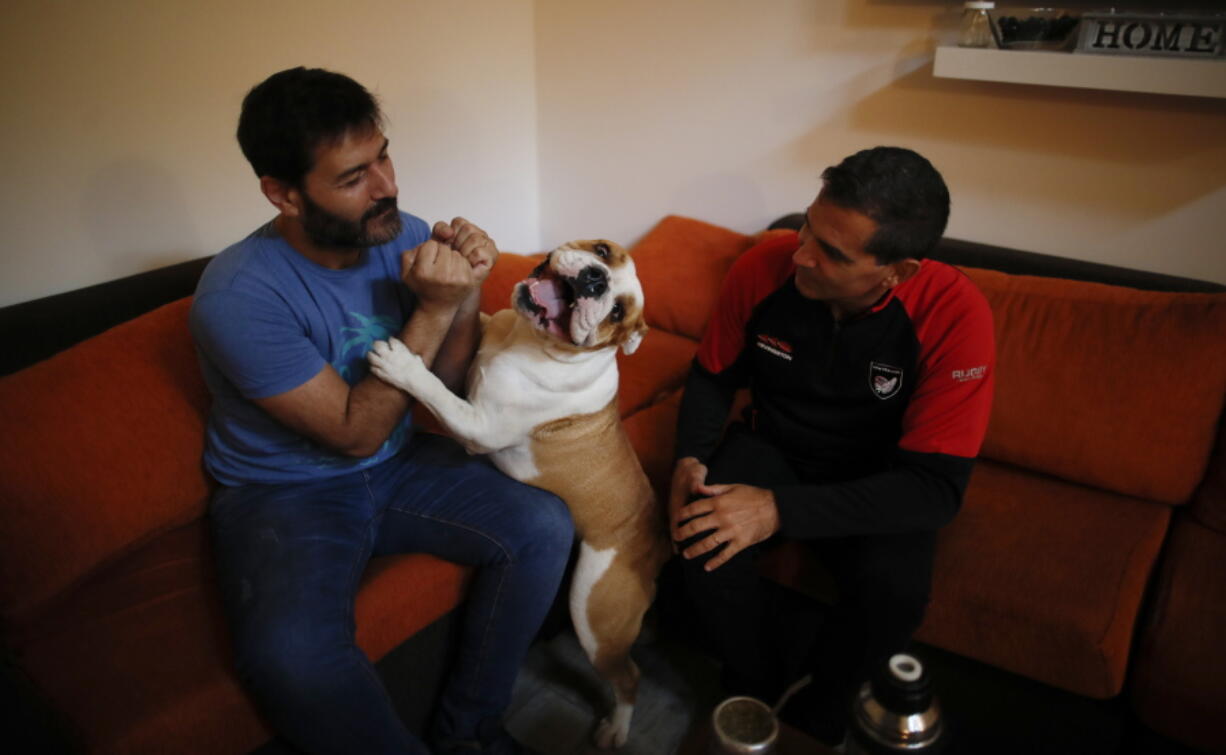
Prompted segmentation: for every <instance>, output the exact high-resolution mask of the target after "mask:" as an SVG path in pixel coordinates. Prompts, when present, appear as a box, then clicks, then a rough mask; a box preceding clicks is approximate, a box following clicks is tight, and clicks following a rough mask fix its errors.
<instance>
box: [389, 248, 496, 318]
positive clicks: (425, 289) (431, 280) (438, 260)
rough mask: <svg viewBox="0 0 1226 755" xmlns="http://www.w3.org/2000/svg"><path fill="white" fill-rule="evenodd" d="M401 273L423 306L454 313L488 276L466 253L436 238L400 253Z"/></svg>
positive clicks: (435, 310) (405, 282) (426, 308)
mask: <svg viewBox="0 0 1226 755" xmlns="http://www.w3.org/2000/svg"><path fill="white" fill-rule="evenodd" d="M486 274H488V271H486ZM400 277H401V279H402V280H404V285H406V286H408V288H409V290H410V291H412V292H413V293H415V294H417V298H418V300H419V302H420V304H421V307H422V308H423V309H425V310H430V311H434V312H451V313H454V311H455V309H456V308H457V307H459V306H460V304H461V303H462V302H463V301H464V299H465V298H467V297H468V296H469V295H470V294H471V293H472V292H473V290H474V289H476V288H478V287H479V286H480V284H481V281H482V280H484V277H481V278H478V277H477V273H476V271H474V270H473V267H472V265H471V264H470V263H469V261H468V260H467V259H466V258H465V257H464V256H463V255H462V254H460V253H459V252H457V251H456V250H455V249H452V248H451V247H450V246H448V245H447V244H446V243H443V242H441V241H439V240H438V239H436V238H431V239H430V240H429V241H426V242H424V243H422V244H420V245H418V246H416V247H413V248H412V249H410V250H408V251H407V252H405V253H404V254H402V255H401V256H400Z"/></svg>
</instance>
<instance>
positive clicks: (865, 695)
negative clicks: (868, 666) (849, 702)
mask: <svg viewBox="0 0 1226 755" xmlns="http://www.w3.org/2000/svg"><path fill="white" fill-rule="evenodd" d="M944 733H945V727H944V724H943V723H942V721H941V708H940V706H939V705H938V704H937V701H936V698H935V697H934V696H933V694H932V688H931V685H930V683H929V679H928V675H927V674H926V673H925V672H924V665H923V664H922V663H920V661H919V659H917V658H916V657H915V656H913V655H907V654H905V653H899V654H898V655H895V656H892V657H891V658H890V659H889V661H887V662H886V663H885V664H884V665H883V666H882V667H881V668H880V669H878V670H877V672H876V673H874V674H873V678H872V679H870V680H869V681H867V682H865V683H864V685H863V686H862V687H861V688H860V694H859V696H858V697H857V698H856V703H855V708H854V710H853V711H852V716H851V731H850V736H849V737H848V739H847V750H846V753H847V755H897V753H922V754H923V755H933V754H934V753H938V752H940V751H941V750H942V749H943V748H944V744H945V741H946V740H947V737H945V736H943V735H944Z"/></svg>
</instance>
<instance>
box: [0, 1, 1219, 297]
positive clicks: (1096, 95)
mask: <svg viewBox="0 0 1226 755" xmlns="http://www.w3.org/2000/svg"><path fill="white" fill-rule="evenodd" d="M957 5H958V3H955V2H952V1H951V2H944V3H942V2H924V1H923V0H762V1H761V2H748V1H747V0H651V1H650V2H649V1H648V0H619V1H618V2H597V1H596V0H535V1H533V0H452V1H450V2H441V1H439V0H355V1H354V2H351V3H334V2H324V0H295V1H288V0H266V1H265V2H245V1H239V0H215V1H214V2H209V3H204V2H187V1H186V0H177V1H175V2H160V1H159V0H106V1H105V2H99V1H96V0H56V1H54V2H48V1H46V0H9V2H7V3H6V4H5V11H6V13H5V23H4V25H3V27H2V28H0V56H3V57H2V58H0V92H2V94H0V97H3V111H2V112H3V118H2V119H0V150H3V151H2V152H0V157H2V159H3V164H4V166H5V168H6V174H7V177H8V180H6V181H4V182H3V188H2V189H0V191H3V194H2V195H0V200H2V201H0V226H2V227H3V229H4V232H5V244H4V247H3V249H2V250H0V305H3V304H9V303H12V302H16V301H23V300H26V299H31V298H35V297H38V296H44V295H47V294H51V293H56V292H58V291H64V290H68V289H72V288H76V287H79V286H83V285H88V284H90V283H96V282H100V281H104V280H109V279H111V278H116V277H120V276H123V275H128V274H131V273H135V272H140V271H142V270H146V269H150V268H153V267H157V266H159V265H163V264H167V263H171V262H175V261H179V260H184V259H190V258H193V257H197V256H200V255H203V254H210V253H213V252H215V251H218V250H219V249H221V248H222V247H224V246H225V245H227V244H229V243H231V242H233V241H235V240H237V239H238V238H239V237H240V236H242V235H243V234H245V233H246V232H248V231H249V230H251V229H252V228H253V227H254V226H256V225H257V224H258V223H260V222H262V221H263V220H264V219H266V218H268V217H269V216H270V215H271V208H270V207H269V206H268V205H267V204H266V203H265V201H264V199H263V198H262V197H261V196H260V195H259V194H258V190H257V187H256V183H255V180H254V178H253V176H252V175H251V174H250V170H249V169H248V167H247V165H246V163H245V162H244V161H243V159H242V156H241V155H240V154H239V151H238V149H237V146H236V145H235V144H234V141H233V136H232V134H233V130H234V123H235V118H236V117H237V112H238V106H239V102H240V100H241V98H242V95H243V93H244V92H245V91H246V90H247V89H248V88H249V87H250V86H251V85H252V84H254V83H255V82H257V81H258V80H260V79H261V78H263V77H264V76H265V75H267V74H268V73H271V72H273V71H276V70H279V69H281V68H285V67H288V66H291V65H299V64H308V65H321V66H324V67H329V68H334V69H336V70H341V71H344V72H346V73H349V74H351V75H353V76H354V77H356V78H358V79H359V80H360V81H362V82H364V83H366V84H368V85H369V86H370V87H371V88H372V89H374V90H375V91H376V92H377V93H378V94H379V95H380V96H381V97H382V99H383V101H384V105H385V109H386V110H387V112H388V114H389V116H390V118H391V127H390V129H389V136H390V137H391V139H392V147H393V156H394V158H395V159H396V165H397V169H398V174H399V180H400V188H401V205H402V206H403V207H405V208H406V209H409V210H410V211H414V212H417V213H418V214H420V215H422V216H423V217H426V218H427V219H431V220H432V219H437V218H445V217H450V216H451V215H453V214H456V213H464V214H466V215H468V216H469V217H471V218H473V219H474V220H477V221H479V222H481V223H482V224H483V225H485V226H486V227H487V228H488V229H489V230H490V231H491V232H492V233H493V234H494V236H495V237H496V238H497V239H498V240H499V241H500V242H501V245H502V246H503V247H504V248H506V249H516V250H529V249H537V248H541V247H549V246H552V245H555V244H557V243H559V242H561V241H563V240H566V239H569V238H575V237H590V236H594V235H603V236H608V237H610V238H614V239H618V240H621V241H624V242H631V241H633V240H635V239H636V238H638V237H639V236H641V235H642V233H643V232H645V231H646V230H647V229H648V228H650V227H651V225H652V224H653V223H654V222H655V221H656V220H658V219H659V218H660V217H662V216H663V215H665V214H666V213H670V212H675V213H684V214H688V215H692V216H695V217H699V218H703V219H706V220H709V221H712V222H716V223H721V224H724V225H729V226H732V227H735V228H738V229H741V230H745V231H750V230H755V229H757V228H760V227H761V226H762V225H763V224H764V223H766V222H768V221H770V220H771V219H773V218H774V217H776V216H777V215H779V214H781V213H783V212H787V211H792V210H796V209H801V208H802V207H803V206H804V204H805V203H807V202H808V201H809V199H810V198H811V197H812V195H813V193H814V192H815V191H816V189H817V186H818V178H817V177H818V174H819V173H820V172H821V169H822V168H823V167H824V166H825V165H827V164H829V163H831V162H833V161H836V160H838V159H839V158H841V157H843V156H844V155H846V154H848V153H850V152H852V151H854V150H856V149H859V148H861V147H864V146H868V145H872V144H879V143H893V144H904V145H908V146H911V147H913V148H916V149H918V150H920V151H921V152H923V153H924V154H926V155H928V156H929V157H930V158H931V159H932V160H933V162H935V163H936V164H937V166H938V167H939V168H941V169H942V170H943V172H944V173H945V175H946V177H947V179H948V181H949V183H950V185H951V189H952V191H953V195H954V202H955V207H954V215H953V218H952V220H951V224H950V235H953V236H958V237H962V238H968V239H972V240H976V241H984V242H990V243H997V244H1003V245H1008V246H1015V247H1020V248H1023V249H1030V250H1034V251H1040V252H1047V253H1051V254H1060V255H1066V256H1071V257H1077V258H1082V259H1088V260H1094V261H1100V262H1107V263H1112V264H1118V265H1125V266H1129V267H1137V268H1143V269H1151V270H1159V271H1163V272H1168V273H1172V274H1177V275H1188V276H1194V277H1199V278H1206V279H1210V280H1217V281H1223V282H1226V249H1223V246H1224V244H1223V243H1222V241H1221V239H1222V238H1223V237H1224V236H1226V136H1223V135H1224V134H1226V100H1200V99H1192V98H1179V97H1162V96H1156V95H1155V96H1145V95H1129V94H1122V93H1110V92H1095V91H1081V90H1063V89H1057V88H1044V87H1026V86H1009V85H991V84H982V83H973V82H960V81H949V80H941V79H934V78H933V77H932V76H931V62H930V61H931V53H932V48H933V45H934V43H935V39H936V37H937V29H938V28H939V27H940V22H942V21H943V20H947V19H948V18H949V17H950V14H951V13H953V12H955V11H954V9H955V7H956V6H957Z"/></svg>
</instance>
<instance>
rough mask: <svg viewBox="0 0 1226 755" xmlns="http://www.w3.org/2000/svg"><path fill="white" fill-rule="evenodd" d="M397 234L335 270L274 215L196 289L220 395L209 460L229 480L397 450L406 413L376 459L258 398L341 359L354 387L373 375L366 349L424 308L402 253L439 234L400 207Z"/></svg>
mask: <svg viewBox="0 0 1226 755" xmlns="http://www.w3.org/2000/svg"><path fill="white" fill-rule="evenodd" d="M400 217H401V220H402V221H403V223H404V230H403V231H402V232H401V234H400V236H398V237H397V238H396V239H394V240H393V241H391V242H389V243H387V244H383V245H381V246H375V247H371V248H369V249H367V250H365V251H363V252H362V256H361V258H360V260H359V262H358V263H357V264H355V265H353V266H351V267H348V268H345V269H344V270H331V269H329V268H325V267H321V266H320V265H317V264H315V263H314V262H311V261H310V260H308V259H307V258H305V257H303V256H302V255H301V254H299V253H297V252H296V251H294V249H293V247H291V246H290V245H289V244H288V243H286V241H285V240H284V239H282V238H281V236H280V235H279V234H278V233H277V230H276V227H275V225H274V224H273V223H271V222H270V223H268V224H267V225H265V226H263V227H261V228H260V229H258V230H257V231H255V232H254V233H252V234H251V235H250V236H248V237H247V238H245V239H243V240H242V241H240V242H239V243H237V244H235V245H234V246H231V247H230V248H228V249H226V250H225V251H224V252H222V253H221V254H219V255H217V257H216V258H214V259H213V261H212V262H210V263H209V265H208V267H207V268H206V269H205V271H204V274H203V275H202V276H201V278H200V283H199V284H198V285H197V287H196V295H195V299H194V300H193V302H192V309H191V329H192V336H193V337H194V338H195V339H196V351H197V354H198V356H199V358H200V364H201V369H202V370H203V372H204V379H205V382H206V383H207V384H208V386H209V390H210V391H211V392H212V394H213V405H212V409H211V411H210V414H209V422H208V433H207V438H206V441H205V450H204V463H205V467H206V468H207V469H208V471H209V472H210V473H211V474H212V475H213V477H215V478H216V479H217V480H218V481H219V482H221V483H222V484H225V485H240V484H244V483H251V482H259V483H280V482H301V481H308V480H317V479H322V478H325V477H331V476H334V475H338V474H343V473H345V472H349V471H352V470H354V469H360V468H363V467H368V466H372V465H374V464H378V463H379V462H381V461H383V460H385V459H387V458H389V457H391V456H393V455H394V454H396V453H397V452H398V451H399V450H400V448H401V447H402V446H403V445H404V443H405V440H406V439H407V438H408V436H409V433H410V432H411V429H412V420H411V418H410V417H409V415H407V414H406V416H405V418H404V420H403V422H402V423H401V424H400V425H399V426H398V427H397V428H396V430H395V431H393V432H392V434H391V436H390V437H389V438H388V439H387V441H386V442H385V443H384V444H383V446H382V447H381V448H380V449H379V450H378V452H376V453H375V454H374V455H373V456H370V457H367V458H365V459H355V458H353V457H349V456H344V455H342V454H338V453H336V452H334V451H332V450H330V449H328V448H326V447H324V446H321V445H320V444H318V443H316V442H314V441H312V440H311V439H309V438H306V437H304V436H302V435H300V434H298V433H296V432H294V431H293V430H290V429H289V428H287V427H285V426H284V425H282V424H281V423H279V422H277V421H276V420H275V419H273V418H272V417H270V416H269V415H268V414H266V413H265V412H264V410H262V409H260V408H259V407H258V406H256V405H255V404H254V403H252V401H251V400H252V399H260V398H267V397H269V396H276V395H278V394H281V393H285V392H286V391H288V390H291V389H293V388H297V387H298V386H300V385H302V384H303V383H305V382H307V381H308V380H310V379H311V378H313V377H315V376H316V375H317V374H319V371H320V370H321V369H323V367H324V365H325V364H330V365H332V367H333V368H334V369H335V370H336V371H337V372H338V373H339V374H340V376H341V377H342V378H343V379H344V380H345V381H346V382H347V383H349V384H350V385H354V384H356V383H357V382H358V381H359V380H361V379H362V378H363V377H365V375H366V374H367V365H366V353H367V352H368V351H369V350H370V347H371V345H372V344H373V343H374V342H375V341H378V340H381V339H385V338H387V337H389V336H394V335H397V334H398V333H399V332H400V330H401V328H402V327H403V326H404V323H405V322H406V321H407V320H408V318H409V315H410V314H411V313H412V311H413V306H414V302H413V295H412V294H411V293H410V292H409V290H408V289H407V288H406V287H405V285H404V283H403V282H401V280H400V255H401V253H402V252H403V251H404V250H406V249H412V248H413V247H415V246H417V245H418V244H421V243H422V242H424V241H426V240H427V239H428V238H429V237H430V229H429V226H428V225H427V224H426V222H425V221H423V220H422V219H420V218H417V217H414V216H412V215H408V214H406V213H401V214H400Z"/></svg>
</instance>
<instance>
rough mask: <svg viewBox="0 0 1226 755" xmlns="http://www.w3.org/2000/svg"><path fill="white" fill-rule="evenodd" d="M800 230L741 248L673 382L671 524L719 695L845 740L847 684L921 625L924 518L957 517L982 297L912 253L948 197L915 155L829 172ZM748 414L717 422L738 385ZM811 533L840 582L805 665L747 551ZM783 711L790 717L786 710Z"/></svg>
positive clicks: (980, 351) (989, 349)
mask: <svg viewBox="0 0 1226 755" xmlns="http://www.w3.org/2000/svg"><path fill="white" fill-rule="evenodd" d="M822 179H823V187H822V190H821V192H820V193H819V194H818V196H817V199H816V200H815V201H814V202H813V204H811V205H810V206H809V208H808V210H807V211H806V213H805V221H806V222H805V224H804V225H803V226H802V227H801V229H800V231H799V233H797V234H796V235H795V236H792V235H788V236H784V237H775V238H772V239H769V240H767V241H764V242H763V243H761V244H759V245H758V246H756V247H754V248H753V249H750V250H749V251H748V252H746V253H745V254H744V255H742V256H741V257H740V258H739V259H738V260H737V261H736V263H735V264H734V265H733V267H732V269H731V271H730V272H729V274H728V277H727V279H726V280H725V281H724V284H723V289H722V291H721V294H720V299H719V304H718V306H717V307H716V311H715V313H714V314H713V315H712V318H711V321H710V322H709V323H708V325H707V330H706V332H705V334H704V336H703V340H702V344H701V346H700V347H699V350H698V356H697V358H696V359H695V361H694V365H693V368H692V369H691V372H690V376H689V378H688V381H687V383H686V390H685V396H684V399H683V401H682V406H681V416H680V420H679V423H678V440H677V459H678V461H677V465H676V468H675V470H674V474H673V483H672V492H671V495H670V500H669V516H670V526H671V527H672V534H673V538H674V540H675V541H676V542H678V543H679V546H678V547H679V549H680V550H681V553H682V555H683V557H684V559H683V564H684V565H683V573H684V582H685V587H686V591H687V593H688V594H689V595H690V597H691V599H692V600H693V603H694V605H695V608H696V612H697V614H698V619H699V620H700V622H701V623H702V624H703V626H704V628H705V630H706V632H707V633H708V637H709V638H710V639H711V641H712V644H713V646H714V649H715V651H716V652H717V653H719V654H720V655H721V659H720V660H722V661H723V664H724V679H723V681H724V685H725V687H726V691H727V692H729V693H730V694H752V695H755V696H758V697H761V698H763V699H766V700H768V701H772V702H773V700H774V699H775V698H776V697H777V696H778V695H779V694H780V692H781V691H782V688H783V686H784V685H785V684H787V683H788V682H790V681H793V680H794V679H796V678H798V677H800V676H802V675H804V674H806V673H810V672H811V673H812V674H813V680H814V681H813V684H811V685H809V687H807V688H806V689H804V690H802V692H801V693H800V694H798V695H797V696H796V697H795V698H793V701H792V703H791V704H790V705H789V707H788V709H787V710H786V711H785V713H787V714H788V715H789V716H791V715H793V714H795V716H797V717H798V719H797V723H799V724H800V725H802V726H803V727H804V728H807V729H809V730H810V731H811V732H813V733H815V734H817V735H818V736H819V738H823V739H826V740H827V741H830V742H835V743H837V741H838V740H839V739H841V737H842V728H843V725H844V722H845V720H846V710H847V704H848V703H849V702H850V697H851V694H852V692H853V691H854V690H855V689H856V687H857V686H858V684H859V682H860V681H861V680H863V679H864V678H866V677H867V675H868V672H869V671H870V670H871V669H872V668H874V667H875V666H876V665H877V664H879V663H881V662H883V661H884V660H885V659H887V658H888V657H889V656H890V655H892V654H894V653H896V652H899V651H901V650H904V649H905V647H906V645H907V643H908V642H909V640H910V638H911V635H912V633H913V632H914V631H915V630H916V628H917V627H918V626H919V624H920V622H921V621H922V619H923V616H924V612H925V610H926V607H927V603H928V594H929V589H930V583H931V574H932V561H933V552H934V546H935V542H936V532H937V530H938V529H939V528H940V527H941V526H943V525H945V524H947V523H948V522H949V521H950V520H951V519H952V518H953V516H954V514H955V513H957V511H958V508H959V505H960V503H961V500H962V494H963V491H964V490H965V489H966V484H967V480H968V478H969V476H970V472H971V467H972V465H973V463H974V459H975V456H976V455H977V454H978V453H979V447H980V444H981V443H982V442H983V437H984V433H985V431H986V428H987V423H988V414H989V411H990V409H991V402H992V390H993V376H994V366H995V345H994V341H993V335H992V316H991V312H990V311H989V309H988V305H987V302H986V300H985V299H984V297H983V295H982V294H981V293H980V292H979V291H978V290H977V289H976V288H975V286H974V285H973V284H972V283H971V282H970V280H969V279H967V278H966V276H964V275H963V274H961V273H960V272H959V271H958V270H956V269H955V268H953V267H950V266H949V265H946V264H943V263H941V262H937V261H934V260H927V259H925V255H926V254H927V253H928V252H929V251H930V250H931V249H932V248H933V247H934V246H935V245H936V243H937V241H939V240H940V238H941V235H942V233H944V231H945V224H946V221H947V219H948V217H949V192H948V190H947V189H946V187H945V182H944V181H943V179H942V178H941V175H940V174H939V173H938V172H937V171H936V170H935V169H934V168H933V167H932V165H931V164H930V163H929V162H928V161H927V160H926V159H924V158H923V157H921V156H920V155H918V154H916V153H914V152H912V151H910V150H906V149H900V148H895V147H877V148H875V149H871V150H865V151H862V152H859V153H857V154H855V155H852V156H851V157H848V158H847V159H845V160H844V161H843V162H842V163H840V164H839V165H837V166H834V167H831V168H828V169H826V171H825V172H824V173H823V174H822ZM740 388H748V390H749V393H750V398H751V405H750V408H749V410H748V411H747V412H746V415H745V417H744V420H743V421H738V422H734V423H732V424H731V425H730V426H728V427H727V428H726V429H725V423H726V420H727V417H728V413H729V409H730V407H731V405H732V402H733V395H734V393H735V392H736V391H737V390H738V389H740ZM779 537H782V538H789V539H796V540H801V541H804V542H806V543H807V544H808V545H809V546H810V547H811V548H812V549H813V550H814V552H815V553H816V555H817V556H818V557H819V558H820V559H821V560H822V561H823V562H824V563H825V564H826V565H827V567H828V569H829V571H830V573H831V575H832V576H833V577H834V580H835V583H836V585H837V587H838V601H837V604H836V606H835V610H834V611H833V612H832V613H831V615H830V617H829V618H828V620H827V621H826V623H825V624H824V625H823V631H822V634H821V636H820V637H819V638H818V639H817V640H816V642H815V643H814V644H815V650H814V653H813V655H812V657H810V658H806V659H803V660H801V659H784V658H778V657H776V656H777V655H779V654H778V653H777V652H776V651H775V648H777V647H778V646H779V644H780V643H779V642H778V640H777V638H778V637H779V632H780V628H779V627H778V626H777V622H776V623H772V618H775V617H772V616H771V615H770V611H769V605H768V603H767V601H766V598H765V597H764V595H765V593H764V591H763V589H762V585H761V584H760V582H759V579H760V578H759V576H758V574H757V570H756V560H757V557H758V555H759V553H760V551H761V550H762V548H763V545H764V544H765V543H766V542H767V541H768V540H771V539H772V538H779ZM785 717H786V716H785Z"/></svg>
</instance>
